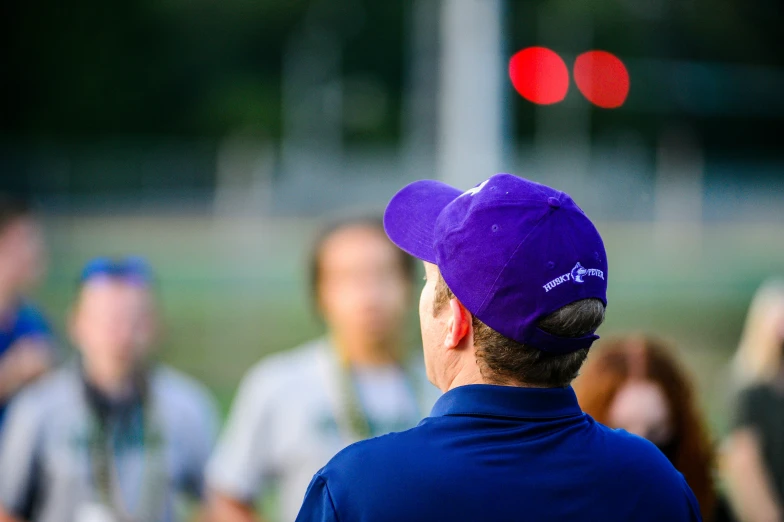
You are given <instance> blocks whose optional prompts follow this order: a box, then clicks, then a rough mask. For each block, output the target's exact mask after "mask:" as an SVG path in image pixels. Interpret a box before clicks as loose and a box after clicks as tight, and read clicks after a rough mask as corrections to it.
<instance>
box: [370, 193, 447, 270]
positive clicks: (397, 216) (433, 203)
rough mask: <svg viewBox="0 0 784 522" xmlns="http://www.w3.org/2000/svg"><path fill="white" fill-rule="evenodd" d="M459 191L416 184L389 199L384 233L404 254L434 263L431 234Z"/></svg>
mask: <svg viewBox="0 0 784 522" xmlns="http://www.w3.org/2000/svg"><path fill="white" fill-rule="evenodd" d="M460 194H462V191H460V190H458V189H456V188H454V187H452V186H450V185H447V184H446V183H442V182H440V181H434V180H429V179H427V180H422V181H415V182H414V183H411V184H410V185H407V186H405V187H403V188H402V189H401V190H400V191H399V192H398V193H397V194H395V195H394V197H392V199H391V200H390V202H389V204H388V205H387V209H386V211H385V212H384V230H386V232H387V235H388V236H389V239H391V240H392V242H393V243H394V244H396V245H397V246H398V247H400V248H401V249H402V250H403V251H405V252H408V253H409V254H411V255H412V256H414V257H416V258H419V259H421V260H423V261H427V262H428V263H433V264H437V263H436V250H435V244H434V232H435V228H436V219H438V215H439V214H441V211H442V210H444V208H446V206H447V205H449V204H450V203H451V202H452V201H454V200H455V199H457V198H458V197H459V196H460Z"/></svg>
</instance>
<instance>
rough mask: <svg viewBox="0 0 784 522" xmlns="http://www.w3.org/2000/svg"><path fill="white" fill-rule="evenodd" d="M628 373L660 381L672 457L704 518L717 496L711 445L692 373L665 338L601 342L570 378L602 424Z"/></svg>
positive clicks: (583, 402)
mask: <svg viewBox="0 0 784 522" xmlns="http://www.w3.org/2000/svg"><path fill="white" fill-rule="evenodd" d="M631 378H640V379H646V380H649V381H652V382H654V383H656V384H658V385H659V386H660V387H661V390H662V392H663V393H664V395H665V397H666V399H667V406H668V408H669V410H670V412H671V414H672V421H673V424H674V426H673V427H674V434H675V435H674V441H675V448H674V453H673V457H672V463H673V465H674V466H675V468H676V469H677V470H678V471H680V472H681V473H682V474H683V476H684V478H685V479H686V482H687V483H688V484H689V486H690V487H691V489H692V491H693V492H694V496H695V497H697V501H698V502H699V504H700V510H701V511H702V515H703V517H705V519H706V520H708V519H709V518H710V517H711V515H712V513H713V508H714V505H715V501H716V497H715V492H714V485H713V478H712V467H713V449H712V446H711V442H710V439H709V437H708V433H707V430H706V428H705V425H704V423H703V421H702V418H701V416H700V414H699V411H698V406H697V401H696V397H695V392H694V387H693V385H692V381H691V378H690V377H689V375H688V374H687V373H686V371H685V370H684V369H683V367H682V366H681V365H680V364H679V363H678V361H677V360H676V359H675V357H674V356H673V355H672V354H671V351H670V349H669V348H668V347H667V345H666V344H665V343H663V342H662V341H660V340H658V339H655V338H652V337H640V336H629V337H625V338H617V339H611V340H609V341H605V342H603V343H602V346H601V347H600V348H599V349H598V350H597V351H596V353H594V354H593V355H592V356H591V358H590V360H589V361H588V363H587V364H586V365H585V369H584V370H583V372H582V375H581V376H580V378H579V379H578V380H577V382H575V390H576V392H577V397H578V399H579V401H580V406H581V407H582V408H583V411H585V412H586V413H587V414H589V415H590V416H591V417H593V418H594V419H596V420H597V421H598V422H601V423H603V424H606V423H607V422H608V420H609V418H608V417H609V411H610V408H611V406H612V403H613V400H614V399H615V395H616V394H617V393H618V391H619V390H620V389H621V387H622V386H623V385H624V384H625V383H626V382H627V381H628V380H629V379H631Z"/></svg>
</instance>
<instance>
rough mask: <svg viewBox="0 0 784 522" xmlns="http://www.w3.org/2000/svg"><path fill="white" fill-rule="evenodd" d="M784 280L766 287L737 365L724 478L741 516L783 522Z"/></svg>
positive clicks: (756, 301) (750, 316) (755, 303)
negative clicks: (733, 410)
mask: <svg viewBox="0 0 784 522" xmlns="http://www.w3.org/2000/svg"><path fill="white" fill-rule="evenodd" d="M783 359H784V280H773V281H769V282H768V283H766V284H764V285H763V286H762V287H761V288H760V289H759V291H758V292H757V294H756V296H755V297H754V300H753V302H752V304H751V307H750V308H749V313H748V316H747V318H746V325H745V327H744V331H743V335H742V337H741V342H740V345H739V346H738V351H737V353H736V355H735V359H734V361H733V370H734V374H735V375H734V377H735V382H734V384H735V386H736V387H737V388H736V389H738V390H739V392H738V394H737V397H736V400H735V402H736V406H735V412H734V415H733V420H732V422H733V424H732V428H731V431H730V434H729V437H728V438H727V441H726V443H725V446H724V452H723V453H724V455H723V459H722V466H721V468H722V474H723V476H724V479H725V481H726V483H727V486H728V488H729V493H730V499H731V501H732V504H733V506H734V507H735V510H736V512H737V513H738V517H739V518H740V519H741V520H743V521H744V522H745V521H749V522H782V521H784V364H783V361H782V360H783Z"/></svg>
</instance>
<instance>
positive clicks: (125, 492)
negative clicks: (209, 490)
mask: <svg viewBox="0 0 784 522" xmlns="http://www.w3.org/2000/svg"><path fill="white" fill-rule="evenodd" d="M148 393H149V396H150V404H154V407H153V408H151V410H150V411H151V412H152V413H150V419H153V417H152V416H153V415H154V420H155V425H156V426H157V428H158V430H157V432H158V434H159V438H158V441H159V442H158V443H157V447H158V448H159V450H158V451H157V452H156V453H154V454H153V453H151V452H150V451H145V444H144V443H140V442H139V441H140V440H142V439H140V438H138V437H137V438H136V440H135V442H134V437H133V436H129V431H131V432H132V431H134V426H137V427H138V422H137V423H136V424H134V423H132V422H131V423H129V424H122V423H120V422H119V421H118V422H117V423H114V424H113V423H111V422H108V423H107V426H108V428H107V431H106V433H107V434H108V435H107V440H108V441H109V447H110V448H112V449H111V450H110V451H108V452H106V454H107V455H109V459H110V460H111V463H112V466H111V469H112V472H113V473H112V474H113V475H114V477H115V479H114V480H113V481H112V482H113V483H114V484H116V485H117V486H116V487H114V488H112V492H113V493H114V496H115V497H117V498H119V499H120V500H121V502H122V504H123V505H124V506H125V509H127V511H128V512H129V513H130V514H131V515H132V516H133V515H135V514H138V512H139V511H140V510H141V509H142V508H141V507H140V506H141V505H142V504H148V505H153V506H156V508H155V510H154V511H155V512H156V513H159V515H155V516H152V517H151V516H149V515H148V517H147V518H150V520H149V521H148V520H145V522H158V521H160V522H172V521H173V520H175V512H176V509H175V505H176V500H177V498H178V497H179V494H181V493H185V494H189V495H191V496H194V497H196V498H198V497H200V496H201V493H202V482H203V481H202V477H203V470H204V467H205V464H206V462H207V459H208V457H209V454H210V452H211V451H212V447H213V444H214V440H215V435H216V431H217V424H218V416H217V410H216V408H215V405H214V402H213V400H212V398H211V397H210V395H209V393H208V392H207V390H206V389H205V388H204V387H203V386H202V385H200V384H199V383H197V382H196V381H194V380H193V379H191V378H189V377H187V376H185V375H183V374H181V373H179V372H177V371H175V370H173V369H170V368H166V367H161V366H159V367H157V368H155V369H154V370H153V371H152V372H151V375H150V378H149V385H148ZM95 418H96V417H95V415H94V413H93V409H91V408H90V407H89V405H88V398H87V394H86V393H85V386H84V383H83V381H82V378H81V376H80V371H79V369H78V367H77V366H76V365H71V366H67V367H65V368H62V369H61V370H59V371H57V372H56V373H54V374H53V375H51V376H49V377H47V378H45V379H44V380H42V381H41V382H39V383H36V384H34V385H32V386H30V387H29V388H27V389H25V390H24V391H23V392H22V393H20V394H19V395H18V396H17V397H16V398H15V399H14V401H13V402H12V403H11V406H10V408H9V411H8V416H7V418H6V424H5V427H4V430H3V433H2V438H0V506H2V507H3V509H5V510H6V511H7V512H9V513H10V514H12V515H14V516H17V517H26V518H25V519H26V520H29V521H30V522H89V521H91V520H95V521H99V520H110V519H107V518H105V514H106V510H105V506H106V504H107V502H106V501H105V497H104V500H102V496H101V494H100V491H99V488H97V487H96V480H95V475H96V472H95V470H96V467H95V466H94V462H95V460H94V459H95V451H94V447H95V446H94V445H91V444H90V443H89V442H88V441H90V440H94V439H91V437H92V436H93V435H92V434H93V433H94V432H95V425H96V423H95ZM150 423H151V424H152V421H150ZM139 431H141V430H139ZM151 454H152V455H154V457H152V458H151V457H150V455H151ZM107 467H108V466H107ZM150 484H152V485H153V486H154V488H153V489H155V491H153V492H152V493H151V492H150V491H148V490H150V489H151V488H149V485H150ZM145 488H146V489H145ZM153 493H154V495H153ZM156 497H157V498H156ZM149 498H154V499H155V502H153V501H149V500H148V499H149Z"/></svg>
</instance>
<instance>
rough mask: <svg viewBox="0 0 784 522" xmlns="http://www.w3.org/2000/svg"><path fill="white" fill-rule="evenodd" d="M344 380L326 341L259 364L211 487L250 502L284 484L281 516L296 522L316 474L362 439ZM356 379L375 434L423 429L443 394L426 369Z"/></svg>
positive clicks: (240, 400) (238, 403)
mask: <svg viewBox="0 0 784 522" xmlns="http://www.w3.org/2000/svg"><path fill="white" fill-rule="evenodd" d="M343 375H344V373H343V370H342V368H341V367H340V364H339V363H338V360H337V358H336V356H335V352H334V349H333V348H332V347H331V346H330V344H329V343H328V342H327V341H326V340H324V339H319V340H316V341H313V342H310V343H307V344H305V345H304V346H301V347H299V348H296V349H294V350H291V351H289V352H285V353H282V354H276V355H273V356H271V357H268V358H266V359H264V360H263V361H261V362H260V363H258V364H257V365H256V366H254V367H253V368H252V369H251V370H250V371H249V372H248V373H247V375H246V376H245V377H244V378H243V380H242V383H241V384H240V388H239V391H238V392H237V396H236V398H235V400H234V404H233V406H232V411H231V413H230V415H229V419H228V421H227V423H226V426H225V428H224V432H223V434H222V436H221V439H220V441H219V443H218V447H217V450H216V452H215V454H214V455H213V457H212V459H211V461H210V463H209V465H208V469H207V483H208V486H209V487H211V488H213V489H215V490H217V491H220V492H221V493H223V494H226V495H229V496H231V497H233V498H235V499H238V500H241V501H243V502H247V503H252V502H253V501H254V500H255V499H256V498H258V496H259V495H263V494H265V493H266V492H268V491H270V490H271V489H272V488H273V487H275V486H277V490H278V506H279V513H278V517H277V518H278V519H279V520H281V521H291V520H294V519H295V518H296V516H297V513H298V512H299V508H300V506H301V505H302V499H303V498H304V495H305V491H306V490H307V487H308V484H309V483H310V480H311V478H312V477H313V475H314V474H315V473H316V472H317V471H318V470H319V469H321V468H322V467H323V466H324V465H325V464H326V463H327V462H328V461H329V459H331V458H332V457H333V456H334V455H335V454H336V453H337V452H339V451H340V450H341V449H343V448H344V447H346V446H348V445H349V444H352V443H354V442H356V441H357V440H358V437H357V435H356V434H355V432H354V430H352V427H351V426H352V424H351V421H350V412H349V406H348V404H347V400H346V397H345V393H344V392H343V390H344V383H343V381H342V379H344V377H343ZM352 381H353V386H354V389H355V390H356V395H357V398H358V400H359V402H360V403H361V407H362V410H364V415H365V416H366V418H367V421H368V424H369V426H370V429H371V433H372V435H373V436H376V435H382V434H384V433H388V432H390V431H400V430H404V429H408V428H412V427H414V426H416V425H417V424H418V423H419V421H420V420H421V419H422V418H423V417H425V416H427V415H428V414H429V412H430V408H431V407H432V406H433V404H434V403H435V401H436V399H437V398H438V396H439V395H440V392H439V391H438V389H437V388H436V387H435V386H433V385H432V384H430V383H429V382H427V378H426V376H425V372H424V368H423V367H422V366H421V365H420V366H419V368H418V369H417V371H416V372H403V371H402V370H401V369H399V368H397V367H388V368H379V369H363V370H359V371H354V372H352ZM412 381H414V382H412ZM265 515H266V516H269V514H265Z"/></svg>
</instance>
